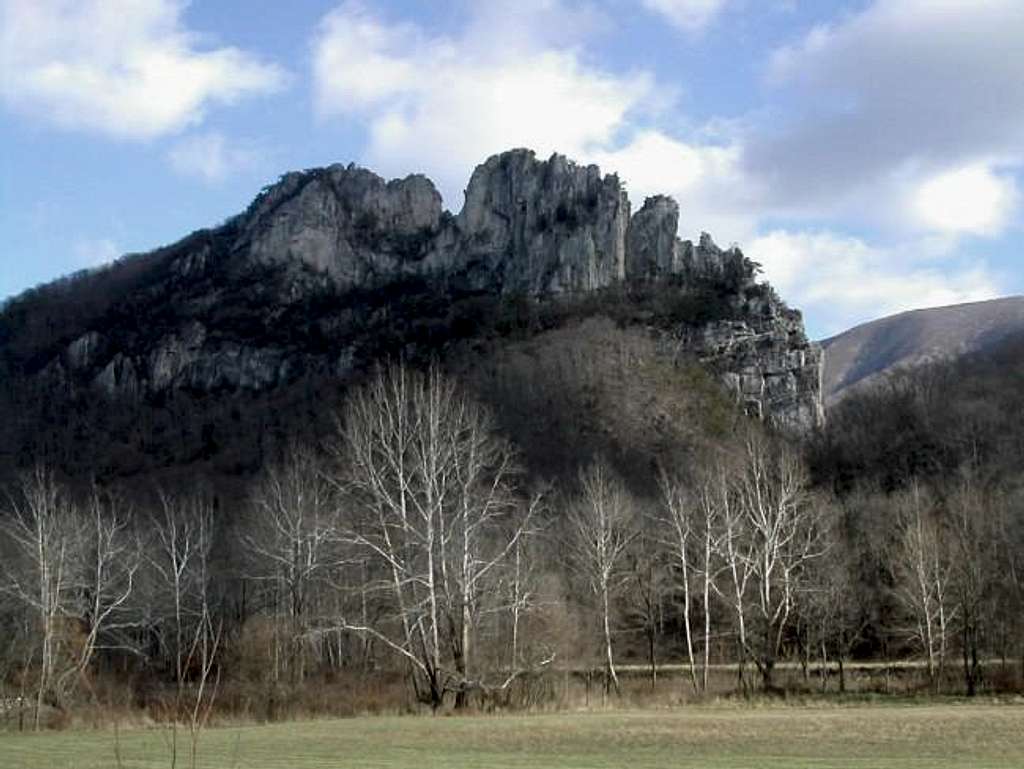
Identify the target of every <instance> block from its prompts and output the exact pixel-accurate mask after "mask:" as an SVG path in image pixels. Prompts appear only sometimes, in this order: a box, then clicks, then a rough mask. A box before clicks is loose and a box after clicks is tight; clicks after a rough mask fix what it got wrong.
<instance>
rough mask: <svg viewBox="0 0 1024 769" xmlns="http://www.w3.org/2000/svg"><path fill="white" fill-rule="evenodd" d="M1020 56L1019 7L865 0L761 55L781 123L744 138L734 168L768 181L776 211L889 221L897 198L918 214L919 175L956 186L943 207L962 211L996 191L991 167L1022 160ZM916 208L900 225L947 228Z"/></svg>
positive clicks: (1023, 39) (988, 1) (1023, 7)
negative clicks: (739, 163)
mask: <svg viewBox="0 0 1024 769" xmlns="http://www.w3.org/2000/svg"><path fill="white" fill-rule="evenodd" d="M1021 50H1024V3H1021V2H1019V0H875V2H872V3H870V4H869V5H868V6H867V7H866V8H865V9H864V10H862V11H860V12H858V13H855V14H851V15H847V16H843V17H841V18H840V19H839V20H838V21H836V22H833V23H830V24H825V25H822V26H818V27H816V28H814V29H812V30H811V31H810V32H809V33H807V34H806V35H805V36H804V37H803V38H802V39H801V40H799V41H798V42H797V43H795V44H793V45H790V46H787V47H783V48H781V49H779V50H777V51H775V52H774V54H773V56H772V57H771V60H770V62H769V66H768V75H767V81H768V83H769V84H770V85H771V86H773V87H774V88H775V91H774V92H773V93H772V95H773V96H774V97H776V98H779V99H781V100H782V102H781V103H782V104H783V105H784V106H785V109H784V110H783V109H779V110H776V114H775V115H773V120H775V121H776V122H777V123H778V124H780V125H781V127H775V128H773V129H771V130H769V129H764V130H762V131H760V132H759V133H758V134H756V135H753V136H751V137H749V142H748V147H747V154H746V167H747V170H748V172H749V173H751V174H752V175H755V176H757V177H759V178H762V179H764V180H765V181H766V183H768V184H770V186H771V188H772V190H773V196H774V200H773V203H774V204H775V205H776V206H777V207H779V208H782V209H787V210H789V211H790V212H793V213H797V214H800V215H810V216H814V215H815V214H816V213H819V212H820V209H821V208H822V207H826V208H830V209H832V210H838V211H840V212H842V213H843V214H845V215H852V216H858V217H860V218H862V219H863V220H865V221H869V222H875V223H877V222H879V221H883V222H885V223H886V224H889V225H892V224H894V221H893V220H892V219H891V217H890V216H889V215H890V214H891V212H893V211H894V210H897V211H899V212H900V214H902V213H904V212H906V210H907V206H906V205H905V204H906V202H907V201H906V197H905V196H907V195H909V196H911V198H912V200H911V205H910V208H911V209H920V205H921V201H920V196H921V194H922V190H921V189H920V187H921V186H922V185H926V184H928V183H930V182H929V180H932V179H943V178H945V179H947V180H950V183H951V184H952V183H953V182H955V181H956V180H958V179H959V180H961V181H964V182H967V183H966V184H965V185H964V186H962V188H961V189H960V191H959V193H956V191H955V190H954V189H952V188H950V187H949V186H947V187H946V188H944V189H943V190H942V193H941V196H940V197H941V198H942V200H943V201H944V202H945V203H953V202H954V199H955V203H956V205H961V204H962V205H965V206H970V205H971V200H972V195H973V193H974V192H976V191H977V185H978V183H979V182H984V185H985V186H986V189H987V193H986V194H988V193H990V192H992V191H993V190H994V189H995V187H996V186H999V185H1000V184H1002V186H1003V193H1005V192H1006V191H1007V190H1008V188H1007V187H1006V185H1005V181H1006V179H1005V177H1000V176H999V169H1000V168H1003V169H1007V168H1018V169H1019V168H1020V164H1021V162H1022V160H1024V88H1021V85H1020V84H1021V83H1022V82H1024V56H1022V55H1021V53H1020V52H1021ZM965 168H970V169H971V173H970V174H968V175H967V176H963V175H962V174H963V172H964V169H965ZM958 175H960V176H958ZM1000 179H1001V180H1002V181H1001V182H1000ZM1003 193H1000V194H999V197H1000V199H1001V200H1004V201H1005V200H1007V199H1008V197H1007V196H1006V195H1005V194H1003ZM923 194H924V195H925V198H929V197H933V196H932V195H931V193H930V192H928V190H925V191H924V193H923ZM994 202H996V203H997V205H1002V203H999V202H998V201H994ZM923 205H924V207H925V208H926V209H933V208H934V206H932V205H931V203H930V202H929V201H928V200H925V201H924V203H923ZM945 207H946V208H949V206H945ZM1001 210H1002V209H1001ZM917 213H919V214H920V213H924V215H923V216H918V217H916V218H912V219H910V223H912V224H915V225H918V226H924V227H934V228H935V229H940V230H946V229H949V226H947V224H946V223H944V222H939V221H938V220H937V219H936V218H935V217H933V216H930V215H929V214H928V212H927V211H921V210H917ZM950 221H953V222H955V217H954V218H953V219H951V220H950ZM895 223H899V222H895ZM989 225H993V226H989ZM996 225H998V222H995V221H993V222H975V221H969V222H967V223H966V226H964V227H962V228H959V229H961V230H963V231H964V232H973V233H985V232H987V231H989V230H993V231H997V230H998V229H999V227H998V226H996ZM954 229H957V228H956V227H954Z"/></svg>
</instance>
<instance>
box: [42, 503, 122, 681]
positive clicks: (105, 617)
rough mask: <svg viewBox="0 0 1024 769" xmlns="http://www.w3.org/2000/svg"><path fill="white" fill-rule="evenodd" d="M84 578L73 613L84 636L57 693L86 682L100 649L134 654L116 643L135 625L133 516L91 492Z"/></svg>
mask: <svg viewBox="0 0 1024 769" xmlns="http://www.w3.org/2000/svg"><path fill="white" fill-rule="evenodd" d="M78 546H79V548H80V553H79V557H78V559H77V561H78V564H79V569H80V573H79V574H78V575H76V581H77V583H78V589H77V590H76V591H75V597H74V602H73V605H72V607H71V611H72V612H73V614H74V616H75V617H77V618H78V619H79V622H80V626H81V628H82V630H83V635H82V637H81V638H80V639H79V641H78V644H77V646H78V653H77V659H76V660H75V661H74V664H73V665H71V666H69V667H68V669H67V670H65V671H64V673H63V674H62V676H61V681H60V682H59V683H58V687H59V688H61V689H63V688H66V687H67V685H68V683H69V682H70V681H71V680H72V679H73V678H81V677H83V676H84V674H85V672H86V670H87V668H88V667H89V665H90V663H91V662H92V659H93V656H94V654H95V653H96V651H97V649H98V648H101V647H103V648H108V649H113V648H120V649H128V650H134V647H133V646H128V645H126V644H125V643H123V641H122V640H119V639H118V638H115V637H109V638H106V639H104V636H105V635H109V634H118V633H121V632H122V631H126V630H128V629H130V628H134V627H135V626H136V625H137V622H136V620H135V618H134V617H132V616H130V615H129V612H128V611H127V610H128V609H129V607H128V601H129V599H130V598H131V596H132V592H133V590H134V587H135V575H136V573H137V572H138V570H139V567H140V563H141V559H142V548H141V544H140V542H139V538H138V536H137V535H136V532H135V531H134V528H133V526H132V522H131V513H130V510H128V509H127V508H126V507H125V506H124V505H122V504H121V503H120V501H119V500H118V499H117V498H116V497H114V496H112V495H110V494H102V493H101V492H100V491H99V490H98V489H93V490H92V493H91V495H90V497H89V499H88V501H87V503H86V510H85V514H84V515H83V516H81V519H80V529H79V545H78Z"/></svg>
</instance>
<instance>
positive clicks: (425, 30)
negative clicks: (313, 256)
mask: <svg viewBox="0 0 1024 769" xmlns="http://www.w3.org/2000/svg"><path fill="white" fill-rule="evenodd" d="M1021 51H1024V3H1022V2H1020V0H860V1H859V2H852V1H851V2H839V1H836V2H826V1H821V2H811V0H788V2H787V1H785V0H640V1H639V2H626V1H625V0H594V1H593V2H569V1H568V0H515V1H514V0H491V1H490V2H488V1H487V0H476V1H475V2H470V0H465V1H463V0H454V1H453V2H449V3H434V2H426V1H425V0H424V1H422V2H418V1H413V0H409V1H408V2H399V1H398V0H391V1H389V2H369V1H368V0H363V1H362V2H351V1H349V2H337V0H330V1H329V0H294V1H293V2H290V3H251V2H244V1H243V0H216V1H214V0H209V1H208V2H203V1H202V0H195V1H194V2H192V3H186V2H180V1H179V0H0V148H2V149H0V233H2V234H3V236H4V243H5V249H4V254H3V257H2V261H0V297H3V296H9V295H11V294H14V293H17V292H19V291H21V290H24V289H25V288H28V287H29V286H32V285H35V284H38V283H41V282H45V281H48V280H51V279H53V278H55V277H57V276H59V275H61V274H65V273H67V272H71V271H74V270H78V269H82V268H87V267H93V266H96V265H100V264H102V263H104V262H106V261H109V260H110V259H113V258H116V257H117V256H119V255H120V254H123V253H126V252H133V251H144V250H149V249H151V248H154V247H156V246H159V245H162V244H166V243H169V242H172V241H174V240H176V239H178V238H179V237H181V236H183V235H185V234H187V233H188V232H190V231H191V230H194V229H197V228H200V227H205V226H210V225H214V224H217V223H218V222H220V221H222V220H223V219H225V218H227V217H228V216H230V215H232V214H234V213H237V212H238V211H239V210H241V209H242V208H243V207H244V206H245V205H246V204H247V203H248V202H249V200H251V198H252V197H253V196H254V195H255V194H256V193H257V192H258V191H259V189H260V188H261V187H262V186H263V185H265V184H268V183H271V182H273V181H274V180H276V179H277V177H278V176H279V175H281V174H282V173H284V172H286V171H288V170H293V169H300V168H307V167H311V166H318V165H326V164H329V163H333V162H350V161H355V162H357V163H359V164H361V165H365V166H367V167H369V168H372V169H374V170H376V171H377V172H378V173H381V174H382V175H385V176H389V177H391V176H402V175H405V174H407V173H413V172H424V173H427V174H428V175H429V176H430V177H431V178H432V179H434V180H435V182H436V183H437V184H438V187H439V189H440V190H441V192H442V194H443V195H444V198H445V203H446V205H447V206H448V207H449V208H450V209H452V210H453V211H457V210H458V209H459V207H460V206H461V202H462V201H461V197H462V189H463V188H464V185H465V182H466V181H467V179H468V177H469V173H470V172H471V171H472V168H473V166H474V165H475V164H476V163H479V162H482V161H483V160H484V159H485V158H486V157H487V156H488V155H490V154H493V153H495V152H499V151H502V150H504V149H507V148H510V147H514V146H529V147H532V148H534V149H536V150H537V151H538V152H539V153H540V154H542V155H547V154H549V153H551V152H553V151H559V152H562V153H565V154H567V155H569V156H570V157H571V158H574V159H576V160H577V161H580V162H588V163H589V162H596V163H598V164H599V165H601V167H602V168H603V169H605V170H607V171H616V172H618V173H619V175H620V176H621V177H622V178H623V179H624V180H625V181H626V184H627V187H628V188H629V190H630V194H631V198H632V200H633V204H634V206H635V207H638V206H639V205H640V204H641V203H642V199H643V197H644V196H645V195H649V194H654V193H658V192H663V193H668V194H671V195H673V196H674V197H676V199H677V200H678V201H679V203H680V206H681V209H682V217H681V223H680V234H681V235H682V236H683V237H694V236H696V235H697V234H698V233H699V232H701V231H702V230H706V231H708V232H710V233H711V234H712V235H713V236H714V237H715V239H716V240H717V241H718V242H719V243H722V244H728V243H733V242H736V243H739V244H740V245H741V246H742V247H743V248H744V250H745V252H746V253H747V254H748V255H749V256H750V257H752V258H753V259H755V260H757V261H759V262H761V263H762V264H763V265H764V270H765V274H766V276H767V277H768V278H769V279H770V280H771V281H772V283H773V284H775V285H776V286H777V288H778V289H779V291H780V293H781V294H782V295H783V297H785V298H786V299H787V300H788V301H789V302H790V303H791V304H792V305H794V306H798V307H801V308H802V309H803V310H804V313H805V317H806V320H807V325H808V329H809V331H810V333H811V334H812V335H813V336H818V337H820V336H826V335H828V334H831V333H835V332H837V331H840V330H842V329H844V328H846V327H848V326H850V325H853V324H855V323H858V322H861V321H864V320H868V319H871V318H874V317H878V316H881V315H885V314H889V313H891V312H896V311H899V310H904V309H910V308H914V307H923V306H933V305H938V304H949V303H955V302H960V301H970V300H975V299H984V298H990V297H994V296H1000V295H1006V294H1014V293H1021V292H1024V277H1022V275H1021V270H1020V269H1019V264H1020V262H1019V260H1020V257H1021V249H1020V248H1019V246H1018V243H1019V242H1020V240H1021V237H1022V234H1024V233H1022V231H1021V230H1022V228H1024V197H1022V193H1021V190H1022V189H1024V86H1022V84H1024V55H1021Z"/></svg>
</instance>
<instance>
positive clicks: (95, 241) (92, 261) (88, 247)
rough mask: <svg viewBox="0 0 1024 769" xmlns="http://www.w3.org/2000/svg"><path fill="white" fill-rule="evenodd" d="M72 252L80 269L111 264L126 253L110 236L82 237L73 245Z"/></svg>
mask: <svg viewBox="0 0 1024 769" xmlns="http://www.w3.org/2000/svg"><path fill="white" fill-rule="evenodd" d="M72 252H73V253H74V262H75V265H77V266H78V267H79V268H80V269H84V268H89V267H99V266H100V265H103V264H109V263H110V262H112V261H114V260H115V259H116V258H117V257H119V256H120V255H121V254H122V253H124V252H123V251H122V249H121V248H120V247H119V246H118V245H117V244H116V243H115V242H114V241H113V240H111V239H110V238H81V239H79V240H77V241H75V243H74V244H73V245H72Z"/></svg>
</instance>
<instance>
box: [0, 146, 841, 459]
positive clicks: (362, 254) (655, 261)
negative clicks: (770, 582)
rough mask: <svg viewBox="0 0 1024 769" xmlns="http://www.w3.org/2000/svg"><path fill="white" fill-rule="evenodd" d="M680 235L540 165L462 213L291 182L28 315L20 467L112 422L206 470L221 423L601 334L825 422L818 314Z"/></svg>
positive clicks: (508, 158) (585, 171)
mask: <svg viewBox="0 0 1024 769" xmlns="http://www.w3.org/2000/svg"><path fill="white" fill-rule="evenodd" d="M678 224H679V208H678V205H677V204H676V203H675V201H673V200H672V199H671V198H668V197H665V196H655V197H651V198H648V199H647V200H645V201H644V203H643V205H642V206H641V207H640V209H639V210H638V211H636V212H635V213H632V214H631V210H630V202H629V199H628V197H627V195H626V192H625V190H624V188H623V185H622V183H621V182H620V181H619V179H618V177H617V176H615V175H602V173H601V171H600V170H599V169H598V168H597V167H596V166H593V165H589V166H582V165H577V164H575V163H573V162H572V161H570V160H568V159H567V158H565V157H563V156H561V155H557V154H556V155H553V156H551V157H550V158H549V159H547V160H539V159H538V158H537V157H536V156H535V154H534V153H533V152H531V151H529V150H524V149H516V150H511V151H508V152H504V153H502V154H499V155H495V156H493V157H491V158H489V159H488V160H487V161H486V162H484V163H483V164H482V165H480V166H479V167H477V168H476V170H475V171H474V173H473V174H472V177H471V179H470V181H469V185H468V187H467V189H466V200H465V204H464V206H463V208H462V210H461V211H460V212H459V213H458V215H453V214H451V213H450V212H448V211H445V210H444V209H443V207H442V203H441V196H440V195H439V193H438V192H437V190H436V188H435V187H434V185H433V183H432V182H431V181H430V180H428V179H427V178H426V177H424V176H421V175H412V176H408V177H406V178H404V179H396V180H391V181H386V180H384V179H383V178H381V177H379V176H378V175H376V174H374V173H372V172H371V171H368V170H366V169H363V168H359V167H357V166H355V165H351V164H350V165H332V166H328V167H326V168H317V169H311V170H307V171H304V172H295V173H289V174H286V175H285V176H283V177H282V178H281V179H280V180H279V181H278V182H277V183H276V184H273V185H271V186H268V187H266V188H265V189H264V190H263V191H262V192H261V193H260V194H259V195H258V196H257V197H256V199H255V200H254V201H253V202H252V204H251V205H250V206H249V207H248V209H247V210H246V211H245V212H243V213H241V214H239V215H238V216H235V217H233V218H231V219H229V220H228V221H226V222H225V223H224V224H222V225H220V226H218V227H215V228H212V229H208V230H200V231H198V232H195V233H192V234H191V235H189V236H187V237H185V238H184V239H183V240H181V241H179V242H178V243H175V244H173V245H171V246H167V247H164V248H161V249H158V250H156V251H153V252H150V253H146V254H136V255H130V256H126V257H123V258H122V259H120V260H118V262H116V263H115V264H113V265H111V266H109V267H107V268H104V269H101V270H97V271H92V272H87V273H79V274H77V275H74V276H70V277H69V278H65V279H62V280H60V281H58V282H56V283H53V284H50V285H47V286H43V287H40V288H38V289H34V290H32V291H29V292H27V293H26V294H24V295H22V296H20V297H18V298H16V299H13V300H11V301H10V302H8V303H7V305H6V307H5V308H4V310H3V312H2V314H0V368H2V371H0V373H2V374H3V380H4V385H3V390H2V392H0V409H2V410H3V411H4V412H6V415H7V416H8V417H9V421H8V424H11V425H13V426H14V427H13V429H12V430H11V431H10V436H9V438H8V444H7V445H5V446H3V447H2V450H3V451H5V452H6V453H7V454H8V459H9V460H15V461H17V458H18V457H24V456H30V455H37V454H38V453H40V452H42V453H44V454H46V453H50V454H52V453H53V452H54V451H57V452H58V453H60V452H61V451H64V452H65V453H67V452H73V451H75V450H76V449H74V448H72V447H73V446H74V445H77V444H76V443H75V441H76V440H78V439H75V438H70V439H69V438H68V437H67V435H68V433H69V432H70V433H72V434H74V433H75V431H76V430H77V431H78V432H81V433H85V434H87V435H90V436H92V437H91V438H89V439H88V440H87V439H86V438H85V437H83V436H79V437H80V438H81V440H79V441H78V442H79V443H82V444H83V445H84V444H85V443H88V442H89V441H90V440H95V436H96V435H97V430H100V432H102V431H103V430H106V429H107V428H109V427H110V420H111V419H112V417H111V416H110V408H109V404H110V403H112V402H113V403H116V404H117V405H118V406H119V409H118V413H130V414H132V415H133V416H132V417H131V420H132V422H131V427H130V429H129V427H127V426H124V425H122V428H123V429H128V430H129V432H134V433H138V434H137V435H135V437H134V438H130V439H126V440H127V441H128V443H129V444H131V445H132V448H131V449H128V448H125V449H124V453H125V454H126V455H128V454H130V453H132V452H134V453H135V454H139V453H142V454H150V455H152V453H153V452H157V453H159V452H161V451H164V448H162V446H163V443H162V441H163V440H164V439H166V438H167V437H168V436H169V435H175V434H178V433H181V432H182V431H185V432H189V431H194V432H195V433H196V436H193V437H192V438H188V439H185V438H181V437H180V436H179V438H176V439H175V441H180V442H182V443H183V444H187V445H189V446H191V447H192V448H191V449H189V450H188V451H185V452H184V453H185V454H186V455H187V454H188V453H189V452H192V453H195V452H199V453H204V452H205V453H210V452H214V453H216V451H218V450H219V449H221V448H223V446H224V444H225V443H226V442H227V443H230V442H232V441H238V440H243V439H241V438H238V437H237V436H236V435H234V434H233V432H232V429H231V424H230V421H231V417H230V416H224V415H223V414H222V413H221V412H224V414H229V415H230V414H235V415H236V416H235V417H234V418H235V419H236V421H237V420H238V419H239V417H238V414H239V413H240V412H241V411H245V412H246V414H247V415H248V417H249V418H255V417H252V415H253V414H254V413H257V412H260V409H264V410H266V409H271V410H272V411H273V412H274V413H275V414H276V413H277V412H278V411H280V410H281V409H282V408H285V406H284V405H282V404H291V405H289V406H288V408H293V409H294V408H305V409H307V410H308V409H309V408H310V406H309V398H310V397H312V396H311V395H310V394H311V393H317V392H320V391H321V389H322V388H324V387H330V388H333V389H335V390H336V389H337V388H338V387H339V386H340V387H344V386H345V385H346V383H349V382H352V381H355V380H357V379H358V378H359V377H360V376H361V374H362V373H365V372H366V371H367V370H369V369H370V368H371V367H372V366H373V365H376V363H378V362H380V361H381V360H383V359H385V358H389V357H402V358H405V359H408V360H416V359H424V358H426V357H432V358H436V357H444V355H445V354H446V351H447V350H450V349H451V347H452V346H453V345H455V344H458V343H461V342H462V341H465V340H473V339H476V340H477V341H478V342H479V341H480V340H481V339H488V338H489V339H492V340H494V339H500V338H502V337H503V336H507V335H509V334H512V333H516V334H522V333H534V332H536V331H538V330H542V329H544V328H551V327H553V326H556V325H559V324H561V323H564V322H566V319H567V318H570V317H579V316H582V315H606V316H612V317H614V318H615V320H616V322H618V323H619V324H620V325H631V326H637V327H640V328H643V329H646V330H648V331H649V332H650V333H651V334H653V335H654V336H656V337H657V338H658V340H659V344H660V345H661V349H663V350H664V351H665V352H666V354H670V355H678V354H680V353H685V354H688V355H691V356H695V357H696V358H698V359H700V360H701V361H703V362H704V363H705V364H707V365H708V366H709V367H710V368H711V370H712V371H713V372H714V373H715V375H716V376H717V377H718V378H719V379H720V381H722V382H723V383H724V384H725V385H726V386H727V387H728V389H729V390H730V391H732V392H733V393H734V394H735V396H736V398H737V399H738V400H739V401H740V402H741V403H743V405H744V406H745V408H746V409H747V410H748V412H750V413H753V414H755V415H756V416H759V417H761V418H764V419H769V420H772V421H774V422H777V423H778V424H780V425H782V426H785V427H789V428H794V429H807V428H809V427H812V426H814V425H816V424H818V423H820V421H821V418H822V405H821V371H822V358H821V352H820V349H819V348H818V347H817V346H816V345H814V344H812V343H810V342H809V341H808V340H807V337H806V335H805V333H804V328H803V322H802V318H801V315H800V313H799V312H798V311H796V310H793V309H790V308H788V307H787V306H786V305H785V303H784V302H782V300H781V299H780V298H779V297H778V296H777V295H776V294H775V292H774V291H773V290H772V289H771V287H769V286H768V285H766V284H764V283H760V282H759V281H758V279H757V273H758V265H756V264H754V263H753V262H751V261H750V260H749V259H747V258H746V257H745V256H744V255H743V253H742V252H741V251H740V250H739V249H738V248H729V249H721V248H719V247H718V246H716V245H715V243H714V242H713V241H712V239H711V237H710V236H709V235H707V234H704V235H702V236H701V237H700V239H699V241H698V242H697V243H696V244H695V243H693V242H691V241H688V240H680V239H679V238H678V237H677V235H676V232H677V229H678ZM212 401H215V402H216V403H217V405H216V406H211V405H209V404H210V403H211V402H212ZM184 402H187V403H188V405H187V407H186V406H185V405H182V404H183V403H184ZM225 402H230V403H232V404H233V405H231V406H230V407H226V406H224V403H225ZM271 403H273V404H274V405H273V406H272V407H271V405H270V404H271ZM303 403H305V404H306V405H305V406H300V405H297V404H303ZM104 404H107V405H104ZM259 404H262V405H259ZM195 409H199V411H200V412H202V414H203V415H202V416H200V417H196V416H194V414H193V412H194V410H195ZM176 410H178V411H177V416H175V413H176ZM186 413H187V414H188V415H189V416H188V418H185V417H184V416H183V414H186ZM275 418H276V417H275ZM268 420H269V421H270V422H273V419H270V417H267V418H266V419H263V420H262V422H260V420H256V421H257V422H260V424H261V425H262V426H261V427H260V428H259V429H260V431H261V433H260V434H261V435H262V434H264V433H266V431H267V424H268ZM44 425H49V426H51V428H52V429H51V428H47V429H50V430H51V431H50V433H47V429H41V426H44ZM58 426H59V427H58ZM58 429H59V430H61V431H62V432H61V434H60V435H58V434H55V433H53V432H52V430H58ZM280 430H281V431H286V430H287V427H286V426H280ZM235 432H237V431H235ZM242 432H244V431H242ZM160 436H163V437H162V438H161V437H160ZM202 436H205V437H202ZM211 436H214V437H211ZM69 441H70V442H69ZM256 442H257V443H259V441H258V440H257V441H256ZM61 446H66V448H64V449H61V448H60V447H61ZM77 450H79V451H80V450H81V446H79V447H78V449H77ZM180 453H181V452H170V454H172V455H174V456H171V455H168V456H166V457H165V459H164V460H163V461H165V462H171V463H173V462H176V461H179V460H180V459H181V457H180V456H178V454H180ZM71 458H72V457H70V456H69V457H67V459H68V461H70V459H71ZM254 461H255V460H254Z"/></svg>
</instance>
